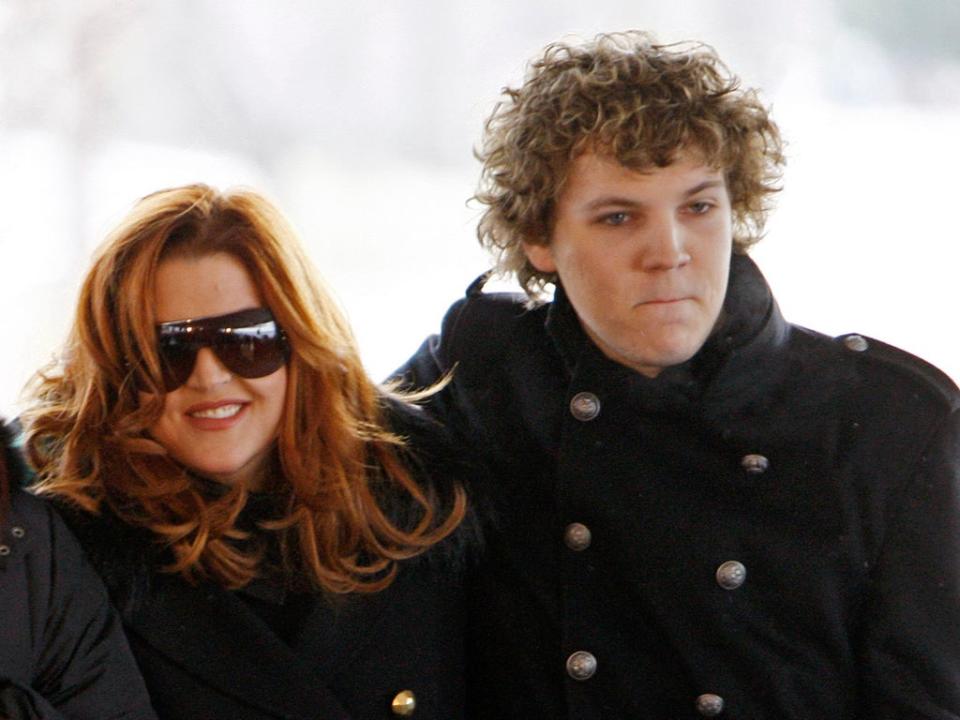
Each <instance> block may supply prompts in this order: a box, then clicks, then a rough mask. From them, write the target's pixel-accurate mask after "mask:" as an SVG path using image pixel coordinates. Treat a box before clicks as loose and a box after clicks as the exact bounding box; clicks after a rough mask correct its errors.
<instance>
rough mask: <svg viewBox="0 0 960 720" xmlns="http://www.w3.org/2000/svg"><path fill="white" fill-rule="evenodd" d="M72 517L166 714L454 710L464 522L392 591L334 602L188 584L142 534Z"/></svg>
mask: <svg viewBox="0 0 960 720" xmlns="http://www.w3.org/2000/svg"><path fill="white" fill-rule="evenodd" d="M397 425H398V427H397V430H398V431H399V432H401V433H404V434H406V435H410V434H411V433H412V434H414V435H415V438H414V441H413V444H414V445H415V446H416V448H417V450H418V451H421V453H422V454H423V455H431V457H432V456H433V454H434V453H440V452H446V449H444V448H443V447H442V443H437V442H435V441H436V439H437V438H436V437H435V436H434V434H433V433H434V430H435V428H433V429H431V428H430V427H427V425H426V424H425V423H423V422H422V421H420V420H416V419H415V418H413V417H412V416H411V417H407V418H405V419H404V420H403V421H402V422H401V421H400V420H398V421H397ZM427 445H430V446H431V448H430V450H429V451H428V450H426V447H425V446H427ZM446 467H448V466H447V465H445V461H438V462H437V464H436V465H435V466H434V470H436V472H433V473H431V475H432V477H433V478H434V479H435V480H436V482H444V483H447V484H449V483H450V482H451V480H452V478H451V477H449V476H445V475H444V473H443V472H441V469H443V468H446ZM424 480H425V481H426V479H425V478H424ZM441 494H443V493H442V491H441ZM395 501H396V502H397V503H405V502H406V501H404V500H400V499H395ZM391 512H392V513H393V514H394V515H396V516H400V515H402V514H403V512H405V508H403V507H394V508H391ZM70 520H71V523H72V524H73V525H74V528H75V530H76V531H77V534H78V536H79V537H80V538H81V541H82V542H83V544H84V547H85V548H86V549H87V550H88V552H89V553H90V555H91V557H92V559H93V560H94V563H95V564H96V565H97V566H98V568H99V569H100V571H101V573H102V575H103V577H104V579H105V581H106V583H107V586H108V588H109V589H110V591H111V594H112V595H113V597H114V600H115V602H116V603H117V605H118V607H119V608H120V610H121V614H122V616H123V621H124V625H125V627H126V630H127V634H128V636H129V638H130V643H131V647H132V648H133V651H134V654H135V655H136V658H137V661H138V662H139V664H140V667H141V669H142V671H143V674H144V678H145V679H146V682H147V688H148V690H149V691H150V695H151V698H152V700H153V703H154V707H155V708H156V711H157V714H158V715H159V716H160V718H162V719H164V720H219V719H223V720H261V719H263V720H265V719H267V718H273V719H275V718H285V719H289V720H308V719H309V720H347V719H355V720H360V719H363V720H375V719H376V718H393V717H397V716H398V714H397V713H396V712H395V711H394V710H393V709H392V705H393V701H394V700H395V699H396V698H397V697H398V695H400V694H401V693H403V692H404V691H408V692H410V693H412V694H413V696H414V698H415V702H416V707H415V710H414V712H413V714H412V715H411V716H412V717H415V718H423V719H425V720H455V719H456V718H460V717H462V716H463V704H464V697H463V695H464V690H463V685H464V679H463V594H462V593H463V586H462V575H463V565H464V562H465V558H464V556H463V554H464V553H465V552H466V546H465V544H466V535H467V531H466V530H464V531H463V532H461V533H459V534H458V535H456V536H455V537H454V538H452V539H449V540H447V541H444V543H442V544H441V545H439V546H437V547H436V548H434V549H433V550H432V551H431V552H430V553H429V554H428V555H426V556H423V557H419V558H415V559H412V560H410V561H406V562H404V563H402V564H401V568H400V572H399V575H398V577H397V579H396V581H395V582H394V583H393V584H392V585H391V586H390V587H389V588H388V589H386V590H384V591H382V592H379V593H376V594H373V595H362V594H356V595H348V596H337V597H332V598H330V597H326V596H324V595H321V594H316V593H315V594H306V595H302V594H301V595H295V594H291V593H286V592H284V591H283V590H281V589H279V588H278V587H276V586H275V585H271V584H270V583H269V582H265V581H264V582H260V581H255V582H254V583H253V584H251V585H250V586H248V587H247V588H244V589H242V590H237V591H230V590H225V589H223V588H221V587H218V586H216V585H213V584H210V583H206V584H203V583H201V584H199V585H191V584H189V583H187V582H186V581H184V580H183V579H181V578H180V576H172V575H169V574H165V573H163V572H161V571H160V569H159V567H160V565H162V563H163V561H164V560H168V558H165V557H163V556H162V555H158V554H157V552H156V550H155V549H153V548H152V546H151V542H150V538H149V537H148V536H146V535H145V534H143V533H142V531H137V530H134V529H132V528H130V527H126V526H123V525H119V524H118V523H116V521H110V520H109V519H106V518H101V519H95V518H89V517H79V516H72V517H70Z"/></svg>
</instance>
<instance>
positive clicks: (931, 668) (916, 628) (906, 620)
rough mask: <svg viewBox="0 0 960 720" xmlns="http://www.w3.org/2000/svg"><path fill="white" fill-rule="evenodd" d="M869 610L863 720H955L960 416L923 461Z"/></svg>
mask: <svg viewBox="0 0 960 720" xmlns="http://www.w3.org/2000/svg"><path fill="white" fill-rule="evenodd" d="M898 504H899V512H898V515H897V516H896V519H895V520H894V524H893V526H892V527H891V529H890V530H889V532H888V535H887V537H886V539H885V541H884V544H883V547H882V550H881V553H880V556H879V559H878V563H877V566H876V567H875V568H874V572H873V573H872V576H873V581H872V586H871V591H870V595H869V599H868V603H867V606H866V614H865V623H864V627H863V638H864V643H863V646H862V647H863V648H864V652H863V676H864V678H865V681H864V683H863V685H862V690H861V693H862V694H861V702H860V715H859V716H860V717H861V718H863V719H864V720H866V719H867V718H869V719H870V720H887V719H890V720H892V719H893V718H897V720H907V719H914V718H915V719H920V718H925V719H930V720H933V719H934V718H936V719H937V720H948V719H949V720H956V719H957V718H960V410H957V409H954V411H953V412H952V414H951V415H949V416H948V419H947V422H946V423H945V424H944V425H943V427H942V428H941V430H940V431H939V432H938V433H937V436H936V437H935V439H934V440H933V442H932V443H931V444H930V445H929V447H927V448H926V450H925V451H924V452H923V454H922V455H921V458H920V466H919V470H918V472H917V474H916V477H915V478H914V481H913V482H912V483H911V484H910V485H909V486H908V487H907V489H906V492H905V493H904V496H903V497H902V498H901V500H900V502H899V503H898Z"/></svg>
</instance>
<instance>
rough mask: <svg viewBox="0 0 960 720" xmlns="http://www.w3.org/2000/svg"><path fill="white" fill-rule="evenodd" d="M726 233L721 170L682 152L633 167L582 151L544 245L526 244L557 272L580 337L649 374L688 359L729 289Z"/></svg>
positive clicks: (544, 267) (541, 265)
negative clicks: (647, 166) (658, 164)
mask: <svg viewBox="0 0 960 720" xmlns="http://www.w3.org/2000/svg"><path fill="white" fill-rule="evenodd" d="M732 242H733V231H732V222H731V211H730V197H729V195H728V194H727V188H726V182H725V180H724V177H723V174H722V173H721V172H719V171H717V170H714V169H711V168H709V167H706V166H704V165H703V164H701V162H700V161H699V159H697V157H696V155H694V154H683V153H681V154H680V155H679V156H678V158H677V160H676V161H675V162H674V163H673V164H672V165H669V166H667V167H665V168H653V169H652V170H649V171H644V172H637V171H634V170H630V169H629V168H626V167H624V166H623V165H621V164H620V163H619V162H617V161H616V159H614V158H609V157H606V156H602V155H596V154H593V153H585V154H583V155H581V156H579V157H578V158H577V159H576V160H574V162H573V163H572V164H571V167H570V175H569V177H568V179H567V183H566V185H565V187H564V189H563V191H562V193H561V194H560V197H559V198H558V201H557V206H556V210H555V215H554V228H553V233H552V235H551V237H550V244H549V245H532V244H528V245H525V246H524V250H525V252H526V254H527V258H528V259H529V260H530V262H531V263H532V264H533V266H534V267H536V268H537V269H538V270H540V271H543V272H556V273H557V274H558V275H559V277H560V282H561V284H562V285H563V288H564V290H565V291H566V293H567V297H569V299H570V302H571V304H572V305H573V307H574V309H575V310H576V312H577V315H578V316H579V318H580V323H581V324H582V325H583V329H584V330H585V331H586V333H587V335H589V336H590V338H591V339H592V340H593V342H594V343H595V344H596V345H597V347H599V348H600V350H601V351H603V353H604V354H605V355H606V356H607V357H609V358H610V359H611V360H614V361H616V362H618V363H620V364H622V365H626V366H627V367H630V368H633V369H634V370H636V371H637V372H640V373H643V374H644V375H646V376H648V377H655V376H656V375H657V374H659V372H660V371H661V370H663V369H664V368H666V367H670V366H671V365H676V364H679V363H682V362H684V361H686V360H689V359H690V358H691V357H692V356H693V355H694V354H696V352H697V351H698V350H699V349H700V348H701V347H702V346H703V343H704V342H705V341H706V339H707V337H708V336H709V335H710V332H711V331H712V330H713V327H714V325H715V324H716V321H717V317H718V316H719V314H720V309H721V307H722V306H723V300H724V297H725V296H726V292H727V277H728V272H729V268H730V254H731V250H732Z"/></svg>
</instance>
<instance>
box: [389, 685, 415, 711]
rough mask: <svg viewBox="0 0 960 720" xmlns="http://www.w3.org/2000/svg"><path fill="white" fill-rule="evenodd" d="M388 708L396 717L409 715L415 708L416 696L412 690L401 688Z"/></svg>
mask: <svg viewBox="0 0 960 720" xmlns="http://www.w3.org/2000/svg"><path fill="white" fill-rule="evenodd" d="M390 709H391V710H392V711H393V714H394V715H397V716H398V717H411V716H412V715H413V711H414V710H416V709H417V696H416V695H414V694H413V691H412V690H401V691H400V692H398V693H397V694H396V696H395V697H394V698H393V702H391V703H390Z"/></svg>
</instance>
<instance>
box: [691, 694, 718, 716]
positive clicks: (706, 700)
mask: <svg viewBox="0 0 960 720" xmlns="http://www.w3.org/2000/svg"><path fill="white" fill-rule="evenodd" d="M697 712H698V713H700V714H701V715H703V716H704V717H716V716H717V715H719V714H720V713H722V712H723V698H722V697H720V696H719V695H714V694H713V693H704V694H703V695H701V696H700V697H698V698H697Z"/></svg>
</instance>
